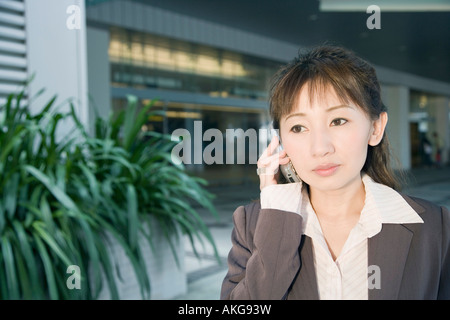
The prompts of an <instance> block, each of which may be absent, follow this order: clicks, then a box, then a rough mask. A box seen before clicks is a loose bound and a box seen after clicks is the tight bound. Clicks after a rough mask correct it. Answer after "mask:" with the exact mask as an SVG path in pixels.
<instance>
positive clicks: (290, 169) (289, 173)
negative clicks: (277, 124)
mask: <svg viewBox="0 0 450 320" xmlns="http://www.w3.org/2000/svg"><path fill="white" fill-rule="evenodd" d="M271 128H272V129H273V128H274V127H273V124H271ZM271 132H273V133H274V134H275V135H276V136H277V137H278V141H279V145H278V148H277V149H278V152H280V151H282V150H283V144H282V143H281V137H280V135H279V134H278V130H271ZM280 171H281V173H282V174H283V176H284V177H285V178H286V180H287V181H288V182H289V183H296V182H302V180H301V179H300V177H299V176H298V174H297V171H295V168H294V165H293V164H292V162H291V161H289V163H288V164H284V165H280Z"/></svg>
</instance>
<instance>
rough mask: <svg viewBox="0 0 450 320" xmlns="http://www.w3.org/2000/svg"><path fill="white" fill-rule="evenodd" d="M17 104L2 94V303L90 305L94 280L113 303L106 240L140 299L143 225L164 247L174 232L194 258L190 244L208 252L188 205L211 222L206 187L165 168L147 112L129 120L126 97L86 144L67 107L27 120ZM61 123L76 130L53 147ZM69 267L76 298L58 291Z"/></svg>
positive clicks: (163, 146) (165, 146)
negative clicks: (158, 234)
mask: <svg viewBox="0 0 450 320" xmlns="http://www.w3.org/2000/svg"><path fill="white" fill-rule="evenodd" d="M22 97H23V94H19V95H17V96H15V95H10V96H9V98H8V100H7V102H6V104H5V105H4V106H3V107H1V108H0V128H1V130H0V146H1V149H0V249H1V254H0V298H1V299H48V298H49V299H93V298H96V297H97V295H98V293H99V292H100V290H101V288H102V286H103V285H104V283H103V282H102V280H101V279H102V274H104V275H105V278H106V280H107V281H106V282H107V285H108V286H109V289H110V292H111V296H112V298H113V299H117V298H119V297H120V296H119V293H118V292H117V287H116V283H115V280H114V278H115V277H114V274H115V262H114V260H113V259H112V258H111V255H110V252H109V251H108V246H107V243H108V240H109V239H110V237H112V238H114V239H115V240H116V241H117V242H118V243H119V244H120V245H121V246H122V248H123V249H124V250H125V252H126V253H127V255H128V258H129V259H130V261H131V263H132V265H133V268H134V271H135V274H136V276H137V278H138V280H139V284H140V286H141V294H142V296H143V297H144V298H148V297H149V296H150V281H149V277H148V274H147V273H146V269H145V261H144V258H143V255H142V249H141V244H140V242H139V241H138V239H139V235H144V236H145V239H147V240H148V241H149V243H150V244H151V246H152V247H154V246H155V245H157V244H155V243H154V242H153V240H152V239H153V238H152V234H150V233H148V232H146V231H145V230H146V229H145V228H144V225H145V223H148V224H157V228H159V229H161V230H162V231H163V232H164V235H165V236H166V239H167V240H168V241H169V243H170V244H171V245H172V246H173V241H176V240H177V237H179V230H181V231H182V232H183V233H184V234H187V235H188V237H189V238H190V240H191V243H192V246H193V247H194V250H195V246H194V238H195V237H197V238H198V239H200V240H202V239H203V238H206V239H207V240H208V241H209V242H210V243H211V244H212V245H213V247H214V249H215V245H214V241H213V239H212V237H211V235H210V233H209V231H208V229H207V227H206V226H205V224H204V223H203V221H202V219H201V218H200V216H199V215H198V214H197V212H196V211H195V210H194V207H193V206H192V205H193V204H194V203H198V204H200V205H202V206H205V207H206V208H208V209H209V210H210V211H211V212H212V213H213V214H215V210H214V207H213V206H212V203H211V199H212V195H211V194H209V193H208V192H207V191H205V189H204V188H203V185H204V184H205V181H203V180H200V179H198V178H195V177H190V176H189V175H188V174H187V173H186V172H185V171H184V169H183V167H181V166H175V165H173V164H172V162H171V161H170V158H169V150H170V149H171V147H172V145H173V143H172V142H171V141H170V138H169V137H167V136H164V135H159V134H156V133H154V132H153V133H151V132H150V133H149V132H146V133H145V132H143V131H141V127H142V125H143V124H144V123H145V121H146V119H147V117H148V116H149V113H151V110H150V108H151V105H148V106H145V107H144V108H143V109H142V110H141V111H139V112H138V111H137V106H136V100H135V99H134V98H132V97H130V100H129V102H130V103H129V106H128V108H126V109H125V110H124V111H123V112H120V113H118V114H117V115H115V116H114V117H111V118H110V119H109V120H108V121H104V120H102V119H100V118H97V120H96V130H95V135H94V136H93V137H91V136H89V135H88V133H87V132H86V130H85V128H84V126H83V125H82V124H81V123H80V121H79V120H78V118H77V117H76V114H75V112H74V107H73V105H71V111H70V112H68V113H61V112H57V111H55V110H52V108H54V102H55V99H56V97H55V98H53V99H51V101H49V103H48V104H47V105H46V106H44V108H43V109H42V110H41V111H40V112H39V113H37V114H31V113H30V111H29V109H28V108H27V107H21V106H20V105H21V101H22ZM67 123H69V124H70V123H75V124H76V126H75V128H74V130H72V131H71V133H70V134H68V135H67V136H66V137H64V138H63V139H58V137H57V135H58V133H57V132H58V130H57V129H58V126H61V125H67ZM147 230H152V229H151V228H149V229H147ZM107 235H108V236H107ZM173 252H174V254H175V251H173ZM216 256H217V251H216ZM69 265H77V266H79V267H80V269H81V270H82V272H81V290H68V288H67V286H66V279H67V277H68V274H67V273H66V270H67V267H68V266H69Z"/></svg>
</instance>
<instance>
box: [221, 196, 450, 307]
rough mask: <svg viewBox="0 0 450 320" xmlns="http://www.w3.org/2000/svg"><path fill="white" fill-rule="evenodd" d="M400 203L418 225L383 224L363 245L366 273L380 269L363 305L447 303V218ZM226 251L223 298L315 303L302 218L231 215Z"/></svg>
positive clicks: (270, 213)
mask: <svg viewBox="0 0 450 320" xmlns="http://www.w3.org/2000/svg"><path fill="white" fill-rule="evenodd" d="M402 196H403V197H404V198H405V200H406V201H407V202H408V203H409V205H410V206H411V207H412V208H413V209H414V210H415V211H416V212H417V213H418V214H419V215H420V217H421V218H422V219H423V221H424V223H416V224H383V227H382V230H381V231H380V233H378V234H377V235H375V236H374V237H372V238H369V240H368V266H371V265H376V266H378V267H379V270H380V277H381V285H380V288H379V289H376V288H374V289H370V290H369V293H368V294H369V299H385V300H387V299H402V300H403V299H416V300H418V299H420V300H423V299H450V248H449V247H450V213H449V211H448V209H446V208H445V207H439V206H437V205H435V204H432V203H431V202H428V201H426V200H422V199H417V198H411V197H408V196H406V195H403V194H402ZM233 220H234V229H233V233H232V243H233V246H232V249H231V250H230V253H229V255H228V273H227V275H226V276H225V279H224V281H223V284H222V291H221V299H264V300H265V299H276V300H278V299H318V298H319V294H318V288H317V281H316V274H315V269H314V260H313V251H312V245H311V238H309V237H308V236H305V235H302V234H301V231H300V230H302V228H301V224H302V218H301V216H300V215H298V214H296V213H292V212H286V211H280V210H274V209H261V206H260V203H259V201H255V202H253V203H251V204H249V205H247V206H241V207H239V208H237V209H236V211H235V212H234V214H233Z"/></svg>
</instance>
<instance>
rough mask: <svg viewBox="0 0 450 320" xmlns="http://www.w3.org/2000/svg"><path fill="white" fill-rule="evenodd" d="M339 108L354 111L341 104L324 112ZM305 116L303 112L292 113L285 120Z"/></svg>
mask: <svg viewBox="0 0 450 320" xmlns="http://www.w3.org/2000/svg"><path fill="white" fill-rule="evenodd" d="M341 108H350V109H354V108H353V107H352V106H349V105H346V104H342V105H339V106H333V107H329V108H328V109H326V110H325V111H326V112H331V111H334V110H336V109H341ZM305 116H306V113H303V112H296V113H292V114H290V115H288V116H287V117H286V120H288V119H289V118H291V117H305ZM286 120H285V121H286Z"/></svg>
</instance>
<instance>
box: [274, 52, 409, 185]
mask: <svg viewBox="0 0 450 320" xmlns="http://www.w3.org/2000/svg"><path fill="white" fill-rule="evenodd" d="M304 85H308V89H309V97H310V99H311V100H313V99H315V98H316V97H321V96H324V95H323V93H324V92H325V91H326V90H327V89H328V88H329V87H330V86H331V87H333V88H334V90H335V91H336V94H337V96H338V97H339V99H341V102H343V103H349V102H353V103H355V104H356V105H358V106H359V107H361V108H362V109H363V111H364V112H365V113H366V114H367V115H368V116H369V118H370V119H372V120H376V119H378V118H379V116H380V114H381V113H382V112H384V111H387V108H386V106H385V105H384V104H383V102H382V101H381V94H380V84H379V83H378V79H377V76H376V72H375V69H374V68H373V67H372V66H371V65H370V64H369V63H367V62H366V61H365V60H363V59H361V58H359V57H358V56H356V55H355V54H354V53H353V52H352V51H350V50H347V49H344V48H341V47H337V46H319V47H315V48H313V49H310V50H307V51H305V52H300V53H299V55H298V56H297V57H296V58H295V59H294V60H293V61H291V62H290V63H288V64H287V65H285V66H283V67H281V68H280V70H279V71H278V72H277V73H276V74H275V76H274V78H273V80H272V84H271V86H270V100H269V103H270V109H269V111H270V115H271V117H272V119H273V123H274V127H275V129H279V124H280V119H281V118H282V117H283V116H285V115H288V114H289V113H291V112H292V110H293V108H294V107H295V105H296V102H297V101H296V100H297V99H298V96H299V94H298V93H299V92H300V90H301V89H302V88H303V86H304ZM362 171H363V172H365V173H367V174H368V175H369V176H370V177H371V178H372V179H373V180H374V181H375V182H378V183H382V184H384V185H387V186H389V187H391V188H394V189H399V188H400V186H401V185H400V183H399V181H398V180H397V177H396V176H395V174H394V172H393V170H392V169H391V167H390V150H389V142H388V138H387V134H386V131H385V132H384V136H383V138H382V140H381V142H380V143H379V144H378V145H377V146H370V145H369V146H368V152H367V158H366V162H365V164H364V166H363V168H362Z"/></svg>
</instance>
